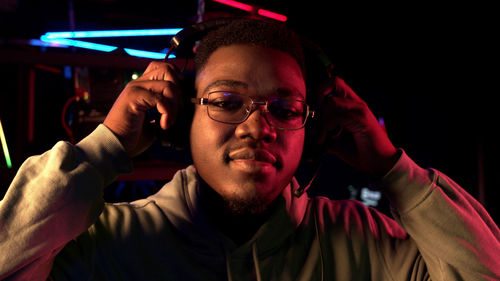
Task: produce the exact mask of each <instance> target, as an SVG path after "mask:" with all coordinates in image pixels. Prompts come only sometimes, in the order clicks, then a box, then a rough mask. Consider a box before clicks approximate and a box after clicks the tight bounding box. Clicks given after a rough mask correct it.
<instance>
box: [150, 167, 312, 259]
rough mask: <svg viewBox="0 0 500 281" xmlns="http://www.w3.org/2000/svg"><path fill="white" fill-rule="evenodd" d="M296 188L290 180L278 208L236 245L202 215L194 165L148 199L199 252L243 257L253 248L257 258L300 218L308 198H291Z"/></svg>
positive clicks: (282, 238) (274, 246) (277, 244)
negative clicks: (223, 253)
mask: <svg viewBox="0 0 500 281" xmlns="http://www.w3.org/2000/svg"><path fill="white" fill-rule="evenodd" d="M297 188H298V183H297V181H296V180H295V179H292V182H291V183H290V184H289V185H288V186H287V187H285V188H284V189H283V192H282V193H281V196H280V197H278V198H277V200H279V202H277V204H278V205H277V207H276V208H275V209H274V212H273V213H271V214H270V216H269V219H268V220H267V221H266V222H265V223H264V224H263V225H262V226H261V227H260V229H259V230H258V231H257V232H256V233H255V235H254V236H253V237H252V238H251V239H250V240H249V241H247V242H246V243H244V244H243V245H240V246H237V245H236V244H234V243H233V242H232V241H231V240H230V239H228V238H227V237H225V236H224V235H223V234H222V233H221V232H219V231H218V230H217V229H216V228H215V226H214V225H213V224H212V222H211V221H210V219H209V218H208V216H207V215H206V214H205V213H204V212H203V209H202V206H201V200H200V198H201V196H203V191H202V189H201V188H200V178H199V176H198V174H197V172H196V168H195V167H194V166H192V165H191V166H189V167H187V168H186V169H184V170H181V171H179V172H177V173H176V174H175V176H174V178H173V179H172V181H171V182H169V183H167V184H166V185H165V186H164V187H163V188H162V189H161V190H160V191H159V192H157V193H156V194H155V195H153V196H151V197H150V198H149V199H150V200H154V201H155V202H156V204H157V205H158V206H159V207H160V208H161V209H162V210H163V212H164V214H165V215H166V216H167V217H168V219H169V221H170V222H171V223H172V224H173V227H175V228H176V229H177V230H178V231H180V232H181V234H182V235H183V236H184V237H186V239H188V240H189V243H190V244H191V245H192V246H193V247H195V248H198V251H201V253H203V252H204V253H206V254H208V255H210V254H211V255H213V254H218V253H220V251H224V252H227V253H229V254H230V255H231V256H233V257H237V256H242V257H243V256H247V255H248V253H250V252H252V247H257V249H254V250H253V251H254V252H255V251H256V250H257V252H258V254H259V255H260V256H262V257H265V256H267V253H271V252H273V251H274V250H275V249H277V248H279V247H280V246H281V245H282V244H283V243H284V242H285V240H286V239H287V238H288V236H290V235H291V233H293V231H294V230H295V229H296V228H297V227H298V225H299V224H300V223H301V222H302V220H303V218H304V215H305V213H306V207H307V202H308V200H309V199H308V197H307V196H301V197H295V196H294V195H293V192H294V190H296V189H297ZM213 241H217V242H218V243H213ZM221 243H222V245H221ZM217 244H218V245H217ZM254 244H255V245H256V246H255V245H254ZM221 246H222V249H221ZM214 247H215V248H214ZM216 248H218V250H217V249H216Z"/></svg>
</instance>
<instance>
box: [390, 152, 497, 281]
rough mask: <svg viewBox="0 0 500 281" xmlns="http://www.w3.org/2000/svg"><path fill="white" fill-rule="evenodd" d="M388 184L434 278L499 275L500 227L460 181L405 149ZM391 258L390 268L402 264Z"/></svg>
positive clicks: (401, 218) (397, 213)
mask: <svg viewBox="0 0 500 281" xmlns="http://www.w3.org/2000/svg"><path fill="white" fill-rule="evenodd" d="M383 186H384V191H385V192H386V194H387V196H388V197H389V199H390V201H391V206H392V208H393V209H392V212H393V215H394V217H395V219H396V221H397V222H398V223H399V224H400V225H401V226H402V227H403V228H404V230H405V231H406V232H407V233H408V235H409V236H410V237H411V239H412V240H413V241H414V243H415V244H416V247H417V248H418V251H419V253H420V255H421V256H422V259H423V262H424V263H425V267H426V268H427V270H428V272H429V274H430V277H431V279H432V280H500V255H499V253H500V231H499V229H498V227H497V226H496V225H495V223H494V221H493V220H492V219H491V217H490V216H489V214H488V213H487V212H486V211H485V209H484V208H483V206H482V205H481V204H480V203H479V202H477V201H476V200H475V199H474V198H473V197H472V196H471V195H469V194H468V193H467V192H466V191H464V190H463V189H462V188H461V187H460V186H458V184H456V183H455V182H454V181H452V180H451V179H450V178H448V177H447V176H446V175H444V174H442V173H440V172H438V171H436V170H433V169H423V168H421V167H419V166H418V165H417V164H415V163H414V162H413V161H412V160H411V159H410V158H409V157H408V156H407V155H406V154H405V153H404V152H403V154H402V156H401V159H400V160H399V162H398V163H397V164H396V165H395V167H394V168H393V169H392V170H391V171H390V172H389V173H388V174H387V175H386V176H385V177H384V179H383ZM395 254H396V256H397V253H395ZM392 260H393V261H395V262H394V264H391V261H390V260H389V268H393V270H397V266H395V265H396V263H397V258H396V259H392Z"/></svg>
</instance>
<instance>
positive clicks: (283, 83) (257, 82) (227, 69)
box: [196, 44, 305, 98]
mask: <svg viewBox="0 0 500 281" xmlns="http://www.w3.org/2000/svg"><path fill="white" fill-rule="evenodd" d="M218 87H219V88H218ZM220 87H222V89H221V88H220ZM196 89H197V92H198V95H204V94H206V93H207V92H208V91H210V90H230V89H237V90H244V91H247V92H248V94H253V95H259V94H268V93H270V92H276V90H277V89H279V90H280V92H289V93H293V94H294V95H297V97H300V98H305V83H304V79H303V76H302V71H301V68H300V66H299V64H298V63H297V61H296V60H295V59H294V58H293V57H292V56H290V55H289V54H287V53H285V52H282V51H279V50H275V49H271V48H265V47H259V46H252V45H240V44H238V45H230V46H224V47H220V48H218V49H217V50H216V51H215V52H213V53H212V54H211V55H210V57H209V58H208V60H207V63H206V64H205V66H204V67H203V68H202V69H200V70H199V71H198V73H197V75H196Z"/></svg>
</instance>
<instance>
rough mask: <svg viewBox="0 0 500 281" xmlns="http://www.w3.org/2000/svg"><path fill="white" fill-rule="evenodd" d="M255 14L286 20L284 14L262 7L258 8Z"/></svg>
mask: <svg viewBox="0 0 500 281" xmlns="http://www.w3.org/2000/svg"><path fill="white" fill-rule="evenodd" d="M257 14H259V15H261V16H264V17H268V18H272V19H275V20H278V21H286V20H287V18H286V16H284V15H281V14H278V13H275V12H271V11H268V10H264V9H259V10H258V11H257Z"/></svg>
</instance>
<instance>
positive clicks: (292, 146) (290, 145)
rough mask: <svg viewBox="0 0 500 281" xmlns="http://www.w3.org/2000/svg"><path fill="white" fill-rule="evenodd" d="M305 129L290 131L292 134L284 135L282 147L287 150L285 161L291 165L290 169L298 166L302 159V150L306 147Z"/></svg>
mask: <svg viewBox="0 0 500 281" xmlns="http://www.w3.org/2000/svg"><path fill="white" fill-rule="evenodd" d="M304 136H305V135H304V130H303V129H302V130H300V131H295V132H290V134H287V135H284V136H283V137H282V138H283V142H284V143H285V144H284V145H282V147H283V148H284V149H285V150H286V151H285V153H284V156H283V162H284V164H285V165H287V164H288V165H289V166H290V169H292V170H293V169H294V167H296V166H298V164H299V162H300V159H301V157H302V150H303V148H304Z"/></svg>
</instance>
